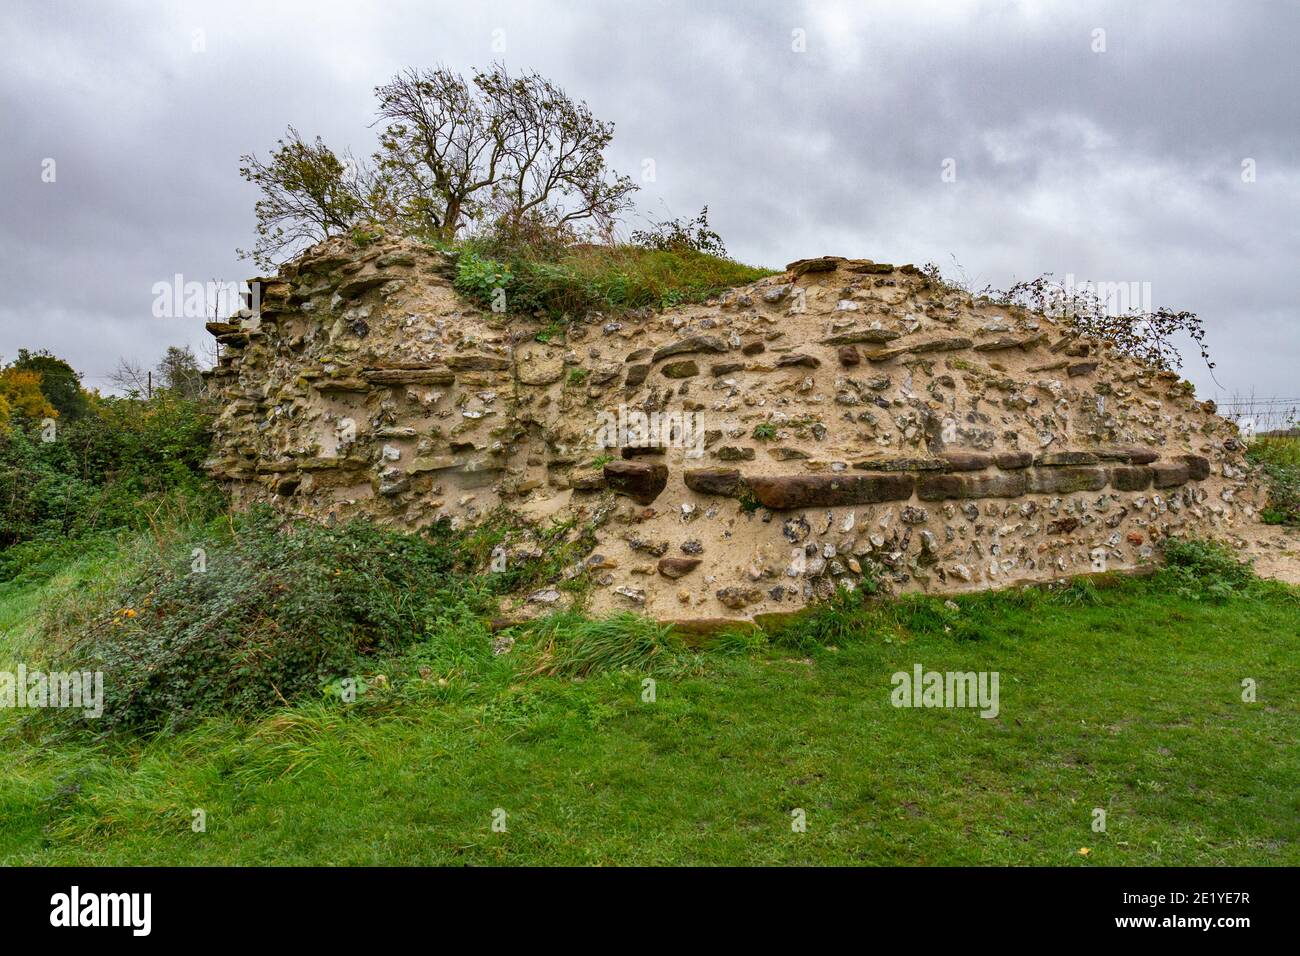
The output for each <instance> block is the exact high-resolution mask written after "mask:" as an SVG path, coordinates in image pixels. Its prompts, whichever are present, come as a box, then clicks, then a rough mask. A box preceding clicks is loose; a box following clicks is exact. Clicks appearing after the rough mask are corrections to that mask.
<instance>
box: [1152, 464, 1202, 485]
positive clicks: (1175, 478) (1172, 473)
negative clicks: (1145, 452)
mask: <svg viewBox="0 0 1300 956" xmlns="http://www.w3.org/2000/svg"><path fill="white" fill-rule="evenodd" d="M1151 471H1152V474H1153V476H1154V479H1155V486H1156V487H1157V488H1176V487H1177V486H1178V485H1185V484H1187V482H1189V481H1191V480H1192V469H1191V467H1190V466H1189V465H1188V464H1187V462H1185V461H1158V462H1156V463H1155V464H1154V465H1151Z"/></svg>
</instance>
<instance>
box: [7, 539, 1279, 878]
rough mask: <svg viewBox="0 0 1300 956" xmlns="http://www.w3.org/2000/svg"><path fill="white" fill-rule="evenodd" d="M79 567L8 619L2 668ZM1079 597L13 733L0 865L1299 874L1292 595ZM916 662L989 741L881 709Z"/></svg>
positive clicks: (933, 605)
mask: <svg viewBox="0 0 1300 956" xmlns="http://www.w3.org/2000/svg"><path fill="white" fill-rule="evenodd" d="M94 560H95V559H87V561H88V562H89V563H83V564H82V566H81V567H80V570H79V571H77V572H76V573H70V574H68V575H64V576H63V577H62V578H61V579H56V580H55V581H54V582H52V583H51V584H49V585H43V586H41V587H40V588H38V589H36V590H35V591H33V589H32V588H30V587H29V588H26V589H24V588H22V587H14V586H8V587H7V588H6V589H4V590H0V623H2V624H3V626H4V627H5V630H6V634H7V635H8V638H9V643H8V646H7V647H6V651H7V653H3V654H0V658H4V659H11V658H13V657H14V656H15V654H16V653H18V652H21V651H22V649H23V648H25V647H27V646H28V638H26V637H25V636H24V635H25V629H24V627H23V624H22V621H23V620H27V619H29V618H28V617H27V615H29V614H30V613H31V612H32V611H33V610H34V609H35V608H36V607H38V606H39V604H40V603H41V601H42V600H44V599H45V598H46V597H48V596H49V592H50V591H52V590H55V591H56V590H58V589H59V588H65V589H66V588H69V587H75V586H77V584H76V582H77V581H78V575H81V576H84V575H86V574H89V573H94V571H95V564H94ZM99 560H103V559H99ZM1071 593H1072V594H1073V593H1074V592H1071ZM1081 596H1082V597H1083V598H1084V600H1083V601H1082V603H1071V602H1070V601H1069V600H1068V596H1067V599H1064V600H1063V599H1062V598H1060V597H1056V596H1052V595H1048V594H1044V593H1043V592H1039V591H1034V592H1028V593H1025V594H1018V593H1013V594H1003V595H985V596H980V597H974V598H969V599H964V600H961V601H960V602H959V605H960V610H959V611H957V612H955V613H954V612H951V611H948V610H945V609H944V607H943V605H942V603H941V602H939V601H935V600H929V601H923V602H911V603H907V604H904V605H886V606H884V607H882V608H873V609H869V610H868V611H866V612H865V613H860V614H858V615H853V616H847V615H846V616H844V617H843V618H842V619H839V620H833V621H832V624H833V626H834V628H836V629H837V631H832V632H831V633H832V637H831V638H830V639H829V640H830V641H831V646H825V641H826V640H827V638H826V637H825V635H826V634H827V633H828V632H827V630H826V629H825V628H823V629H822V630H820V631H819V634H820V635H821V637H820V638H819V640H817V641H811V640H809V641H807V642H805V643H808V644H812V646H810V647H801V646H800V641H801V636H802V637H808V636H809V635H808V634H806V633H805V634H803V635H801V634H800V633H799V628H800V627H803V625H798V626H796V628H795V629H794V630H793V631H792V632H790V633H787V634H785V635H782V636H779V637H777V638H776V639H775V640H772V641H768V640H764V639H762V638H761V637H760V638H752V637H751V638H749V639H745V640H741V639H733V640H729V641H724V642H722V643H721V645H719V646H715V647H713V648H711V649H709V650H706V651H703V652H692V651H686V650H683V651H680V652H678V653H675V654H672V655H669V656H665V657H663V658H661V659H659V660H657V661H656V663H655V665H654V668H653V670H651V671H647V672H642V671H626V672H625V671H615V672H604V673H598V674H595V675H593V676H591V677H588V678H587V679H585V680H572V679H559V678H547V677H541V678H535V677H529V678H523V677H520V676H519V675H518V674H517V671H518V670H519V668H518V661H517V658H518V655H519V654H520V648H518V647H517V648H516V650H515V651H513V652H511V653H510V654H505V655H502V656H500V657H496V658H489V659H487V661H486V662H485V663H484V664H483V665H482V666H481V667H478V668H477V669H470V670H466V671H465V674H466V675H467V676H464V677H459V678H457V677H453V678H452V679H451V680H449V681H448V682H447V684H446V686H442V685H440V684H439V682H438V677H437V674H436V673H435V674H430V675H429V677H428V679H419V678H415V679H410V680H407V679H404V678H403V679H400V680H399V679H397V678H396V677H394V679H393V680H392V681H391V682H390V686H389V687H388V688H383V689H375V690H372V691H370V692H369V693H367V694H366V695H365V696H364V697H363V698H362V699H361V701H360V702H358V703H357V704H354V705H351V706H345V705H343V704H340V703H324V702H322V703H310V704H306V705H299V706H296V707H293V708H286V709H281V710H279V711H276V712H274V713H272V714H270V715H268V716H266V717H265V718H263V719H261V720H259V721H255V722H243V723H240V722H227V721H221V720H212V719H209V720H207V721H205V722H204V723H202V724H201V725H199V726H198V727H196V728H193V729H191V730H189V731H187V732H185V733H183V734H180V735H178V736H170V737H158V738H154V739H153V740H152V741H139V740H132V739H130V738H127V739H125V740H123V739H119V740H117V741H116V742H112V743H100V744H91V743H86V742H77V741H75V740H64V741H63V742H58V741H52V740H51V739H49V738H47V737H43V736H41V735H38V734H35V733H33V732H32V731H31V729H30V728H28V727H25V726H24V725H22V724H20V723H19V721H17V720H16V719H15V717H14V715H13V713H12V712H10V713H6V714H3V715H0V756H2V757H3V760H4V766H5V770H4V773H3V776H2V777H0V861H3V862H5V863H8V864H68V865H75V864H340V865H342V864H364V863H378V864H452V865H461V864H581V865H585V864H595V865H626V864H1049V865H1067V866H1071V865H1080V866H1091V865H1098V864H1100V865H1107V864H1172V865H1182V864H1196V865H1207V864H1246V865H1256V864H1260V865H1295V864H1297V863H1300V849H1297V846H1298V841H1300V748H1298V747H1297V744H1296V741H1297V740H1300V707H1298V706H1297V701H1300V599H1298V598H1297V592H1296V591H1294V590H1287V589H1285V588H1282V587H1280V586H1279V587H1267V588H1264V589H1262V590H1259V591H1257V592H1256V593H1252V594H1249V595H1236V596H1232V597H1229V598H1227V599H1226V600H1224V601H1222V602H1221V603H1210V602H1208V601H1203V600H1196V599H1194V597H1193V596H1191V595H1190V594H1180V593H1178V592H1177V591H1175V590H1171V589H1169V588H1167V587H1162V586H1160V585H1159V584H1158V583H1157V582H1154V581H1127V582H1123V583H1120V584H1118V585H1116V586H1114V587H1111V588H1107V589H1104V590H1099V591H1096V592H1092V591H1091V589H1085V590H1084V591H1083V592H1081ZM822 623H823V624H825V623H826V619H825V618H823V621H822ZM421 654H422V649H421V648H420V647H418V646H417V647H416V648H414V649H412V650H411V651H410V653H409V655H407V657H406V658H404V659H403V660H404V662H399V661H394V662H393V672H394V673H395V674H396V672H397V671H401V670H403V668H404V667H405V668H406V669H407V670H409V669H410V668H409V666H408V665H411V666H413V665H414V664H418V662H419V661H420V659H421ZM917 663H920V664H922V665H923V666H924V668H925V669H927V670H939V671H947V670H958V671H998V672H999V674H1000V713H999V714H998V716H997V717H996V718H995V719H984V718H981V717H980V716H979V714H978V712H977V711H976V710H956V709H901V708H895V707H893V706H891V704H890V702H889V696H890V690H891V681H890V678H891V675H892V674H893V673H894V672H896V671H910V670H911V669H912V667H913V665H914V664H917ZM4 666H8V665H7V664H6V665H4ZM647 676H651V677H653V679H654V680H655V682H656V684H655V700H654V701H653V702H647V701H645V700H643V696H644V688H645V685H644V683H643V681H644V679H645V678H646V677H647ZM1245 678H1251V679H1253V680H1254V681H1256V683H1257V688H1258V690H1257V695H1258V696H1257V700H1256V702H1255V703H1246V702H1243V700H1242V686H1241V684H1242V681H1243V679H1245ZM1094 808H1103V809H1104V810H1105V811H1106V830H1105V832H1104V833H1098V832H1094V831H1093V829H1092V824H1093V820H1094ZM198 809H201V810H203V811H204V813H205V815H206V832H193V829H192V826H191V822H192V819H193V811H194V810H198ZM498 809H499V810H503V811H504V812H505V818H504V821H505V832H497V831H495V830H494V829H493V820H494V813H495V812H496V811H497V810H498ZM796 809H802V810H803V811H804V814H805V818H806V830H805V832H794V830H793V829H792V825H791V824H792V811H794V810H796ZM497 818H498V819H499V818H500V817H499V814H498V815H497ZM1084 848H1086V849H1087V850H1088V853H1087V855H1083V854H1081V853H1080V850H1081V849H1084Z"/></svg>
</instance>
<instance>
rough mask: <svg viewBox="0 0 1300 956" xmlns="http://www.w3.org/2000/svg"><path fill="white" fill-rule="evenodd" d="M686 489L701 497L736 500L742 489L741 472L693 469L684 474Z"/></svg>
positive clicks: (722, 469)
mask: <svg viewBox="0 0 1300 956" xmlns="http://www.w3.org/2000/svg"><path fill="white" fill-rule="evenodd" d="M682 479H683V480H684V481H685V482H686V487H687V488H689V489H691V491H694V492H697V493H698V494H701V495H723V496H725V497H727V498H734V497H735V496H736V495H737V494H738V493H739V492H740V487H741V478H740V472H739V471H737V470H736V469H735V468H693V469H691V470H690V471H687V472H683V474H682Z"/></svg>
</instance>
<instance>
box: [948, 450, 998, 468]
mask: <svg viewBox="0 0 1300 956" xmlns="http://www.w3.org/2000/svg"><path fill="white" fill-rule="evenodd" d="M940 460H942V461H943V466H944V468H945V469H946V470H948V471H981V470H983V469H985V468H987V467H988V466H989V465H991V464H993V456H992V455H985V454H984V453H982V452H978V451H949V452H945V453H944V454H943V455H942V456H940Z"/></svg>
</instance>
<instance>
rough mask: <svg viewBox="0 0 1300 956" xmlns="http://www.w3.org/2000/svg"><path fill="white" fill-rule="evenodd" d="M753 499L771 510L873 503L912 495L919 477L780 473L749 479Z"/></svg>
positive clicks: (897, 499) (896, 499)
mask: <svg viewBox="0 0 1300 956" xmlns="http://www.w3.org/2000/svg"><path fill="white" fill-rule="evenodd" d="M747 484H748V485H749V488H750V491H751V492H752V493H753V495H754V499H755V500H756V501H757V502H758V503H759V504H761V505H762V506H763V507H765V508H770V509H771V510H772V511H788V510H790V509H791V508H831V507H836V506H838V505H872V504H877V503H879V502H882V501H904V500H906V499H908V498H910V497H912V490H913V488H914V487H915V484H916V479H915V477H914V476H912V475H908V474H878V475H842V474H839V475H781V476H763V477H758V476H754V477H751V478H749V479H747Z"/></svg>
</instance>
